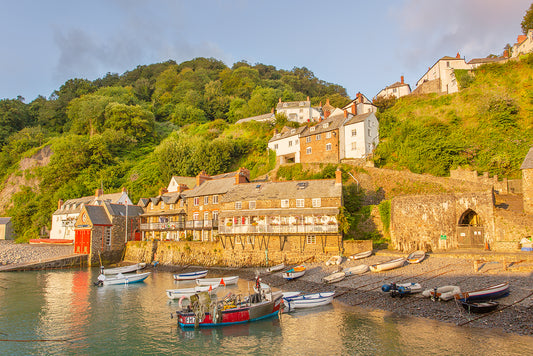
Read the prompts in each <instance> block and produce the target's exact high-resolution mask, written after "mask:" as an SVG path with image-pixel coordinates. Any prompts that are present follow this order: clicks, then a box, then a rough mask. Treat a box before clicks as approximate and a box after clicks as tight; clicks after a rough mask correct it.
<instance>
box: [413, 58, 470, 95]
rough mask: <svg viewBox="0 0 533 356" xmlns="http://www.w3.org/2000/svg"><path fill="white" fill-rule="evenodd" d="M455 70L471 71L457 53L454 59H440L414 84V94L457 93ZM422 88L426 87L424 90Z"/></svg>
mask: <svg viewBox="0 0 533 356" xmlns="http://www.w3.org/2000/svg"><path fill="white" fill-rule="evenodd" d="M455 69H472V66H470V65H469V64H467V63H466V62H465V59H464V58H461V56H460V55H459V53H457V56H456V57H455V58H454V57H448V56H445V57H442V58H441V59H439V60H438V61H437V62H436V63H435V64H434V65H433V66H432V67H430V68H429V69H428V71H427V72H426V73H425V74H424V75H423V76H422V78H420V79H419V80H418V82H416V89H415V92H423V93H428V92H435V93H446V94H450V93H456V92H458V91H459V86H458V85H457V80H456V79H455V73H454V70H455ZM424 87H426V89H425V90H424ZM419 88H420V89H419ZM427 88H430V89H427Z"/></svg>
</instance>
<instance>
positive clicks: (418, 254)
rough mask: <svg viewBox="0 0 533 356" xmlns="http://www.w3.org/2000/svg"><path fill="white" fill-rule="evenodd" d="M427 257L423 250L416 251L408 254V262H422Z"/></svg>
mask: <svg viewBox="0 0 533 356" xmlns="http://www.w3.org/2000/svg"><path fill="white" fill-rule="evenodd" d="M424 258H426V253H425V252H424V251H422V250H418V251H415V252H413V253H411V254H410V255H409V256H407V262H409V263H420V262H422V261H423V260H424Z"/></svg>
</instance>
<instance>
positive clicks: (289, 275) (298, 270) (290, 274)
mask: <svg viewBox="0 0 533 356" xmlns="http://www.w3.org/2000/svg"><path fill="white" fill-rule="evenodd" d="M304 274H305V266H304V265H300V266H296V267H293V268H291V269H289V270H287V271H285V272H283V274H282V275H283V278H285V279H286V280H288V281H290V280H293V279H295V278H300V277H301V276H303V275H304Z"/></svg>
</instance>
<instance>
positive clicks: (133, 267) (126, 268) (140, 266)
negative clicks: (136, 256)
mask: <svg viewBox="0 0 533 356" xmlns="http://www.w3.org/2000/svg"><path fill="white" fill-rule="evenodd" d="M144 267H146V263H136V264H133V265H129V266H122V267H115V268H104V269H103V273H104V274H107V275H111V274H119V273H130V272H135V271H138V270H140V269H143V268H144Z"/></svg>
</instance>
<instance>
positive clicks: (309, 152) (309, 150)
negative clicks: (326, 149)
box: [305, 147, 313, 155]
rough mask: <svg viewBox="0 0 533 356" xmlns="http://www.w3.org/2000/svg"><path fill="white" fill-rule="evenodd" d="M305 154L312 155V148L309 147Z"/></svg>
mask: <svg viewBox="0 0 533 356" xmlns="http://www.w3.org/2000/svg"><path fill="white" fill-rule="evenodd" d="M305 153H306V154H308V155H310V154H311V153H313V152H312V150H311V147H307V148H306V149H305Z"/></svg>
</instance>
